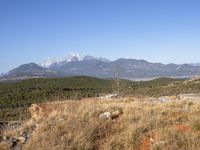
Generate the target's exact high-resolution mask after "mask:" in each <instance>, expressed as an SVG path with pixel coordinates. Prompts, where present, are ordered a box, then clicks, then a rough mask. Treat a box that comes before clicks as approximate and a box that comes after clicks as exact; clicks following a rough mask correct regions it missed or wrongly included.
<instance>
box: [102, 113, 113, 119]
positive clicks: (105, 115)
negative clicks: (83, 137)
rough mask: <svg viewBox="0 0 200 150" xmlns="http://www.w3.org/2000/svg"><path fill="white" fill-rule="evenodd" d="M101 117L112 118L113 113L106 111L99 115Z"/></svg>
mask: <svg viewBox="0 0 200 150" xmlns="http://www.w3.org/2000/svg"><path fill="white" fill-rule="evenodd" d="M99 118H100V119H102V120H108V119H111V113H110V112H104V113H102V114H101V115H100V116H99Z"/></svg>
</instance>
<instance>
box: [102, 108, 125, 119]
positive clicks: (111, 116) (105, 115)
mask: <svg viewBox="0 0 200 150" xmlns="http://www.w3.org/2000/svg"><path fill="white" fill-rule="evenodd" d="M121 114H122V111H120V110H116V111H114V112H112V113H111V112H104V113H102V114H101V115H100V116H99V118H100V119H102V120H109V119H110V120H115V119H117V118H119V116H120V115H121Z"/></svg>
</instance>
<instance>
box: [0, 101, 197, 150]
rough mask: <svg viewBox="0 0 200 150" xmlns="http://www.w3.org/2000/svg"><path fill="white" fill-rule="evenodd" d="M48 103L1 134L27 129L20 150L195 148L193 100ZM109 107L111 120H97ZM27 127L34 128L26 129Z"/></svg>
mask: <svg viewBox="0 0 200 150" xmlns="http://www.w3.org/2000/svg"><path fill="white" fill-rule="evenodd" d="M53 104H55V105H54V106H55V108H54V109H53V110H52V111H51V112H47V114H48V116H46V115H45V117H43V118H42V116H40V117H39V118H40V119H38V120H37V119H36V120H30V121H29V122H27V123H26V124H24V125H23V126H22V127H21V128H19V129H17V130H16V131H12V132H10V131H7V132H6V133H5V134H7V135H9V136H11V135H12V136H17V134H18V133H19V132H21V131H23V130H29V131H30V132H31V134H30V138H29V140H28V142H27V143H26V144H24V145H22V147H23V149H25V150H46V149H51V150H57V149H59V150H96V149H100V150H122V149H123V150H149V149H151V150H199V149H200V129H199V125H200V118H199V116H200V103H199V102H192V103H191V102H187V101H179V102H168V103H152V102H148V101H141V100H140V101H139V100H134V99H116V100H82V101H66V102H54V103H53ZM50 105H51V106H52V103H51V104H50ZM115 110H120V111H122V112H123V114H122V115H121V116H120V117H119V118H117V119H115V120H111V119H109V120H101V119H99V115H100V114H101V113H102V112H106V111H109V112H113V111H115ZM44 111H45V110H44ZM45 114H46V113H45ZM33 126H36V128H34V129H31V128H32V127H33ZM0 149H1V146H0Z"/></svg>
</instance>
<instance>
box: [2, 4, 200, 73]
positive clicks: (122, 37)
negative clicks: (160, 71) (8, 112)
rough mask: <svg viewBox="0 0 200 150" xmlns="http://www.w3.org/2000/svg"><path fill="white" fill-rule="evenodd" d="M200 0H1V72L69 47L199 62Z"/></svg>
mask: <svg viewBox="0 0 200 150" xmlns="http://www.w3.org/2000/svg"><path fill="white" fill-rule="evenodd" d="M199 8H200V1H199V0H137V1H136V0H0V72H6V71H8V70H10V69H12V68H13V67H17V66H18V65H20V64H24V63H29V62H36V63H39V62H41V61H42V60H43V59H44V58H46V57H49V56H50V57H62V56H65V55H67V53H69V52H70V51H72V50H73V51H76V52H79V53H81V54H90V55H94V56H101V57H106V58H109V59H111V60H114V59H117V58H121V57H125V58H136V59H146V60H148V61H151V62H163V63H171V62H172V63H179V64H181V63H195V62H200V59H199V58H200V9H199Z"/></svg>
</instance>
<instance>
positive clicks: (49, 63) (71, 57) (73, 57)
mask: <svg viewBox="0 0 200 150" xmlns="http://www.w3.org/2000/svg"><path fill="white" fill-rule="evenodd" d="M81 59H82V57H81V55H80V54H78V53H74V52H70V53H69V54H68V55H67V56H66V57H63V58H51V57H47V58H46V59H45V60H44V61H43V62H42V63H41V64H39V65H40V66H41V67H44V68H51V67H54V66H56V65H61V64H65V63H68V62H71V61H80V60H81Z"/></svg>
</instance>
